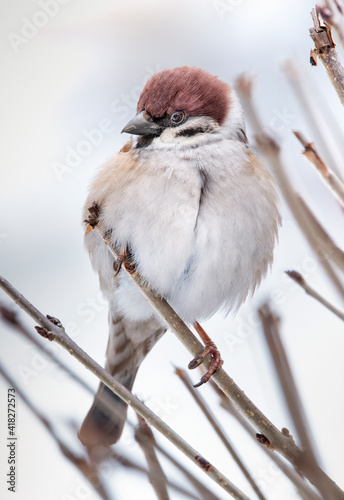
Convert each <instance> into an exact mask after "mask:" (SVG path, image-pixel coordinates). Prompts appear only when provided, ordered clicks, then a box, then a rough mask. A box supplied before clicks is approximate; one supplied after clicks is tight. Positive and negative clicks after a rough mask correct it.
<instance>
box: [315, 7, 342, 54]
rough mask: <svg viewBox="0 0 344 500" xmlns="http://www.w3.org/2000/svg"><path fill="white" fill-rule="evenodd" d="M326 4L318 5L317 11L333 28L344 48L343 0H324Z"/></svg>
mask: <svg viewBox="0 0 344 500" xmlns="http://www.w3.org/2000/svg"><path fill="white" fill-rule="evenodd" d="M323 4H324V6H321V5H317V6H316V8H317V11H318V12H319V14H321V17H322V18H323V20H324V21H325V23H326V24H328V25H329V26H331V28H333V29H334V30H335V32H336V34H337V36H338V38H339V40H340V43H341V44H342V46H343V48H344V6H343V2H342V1H341V0H323Z"/></svg>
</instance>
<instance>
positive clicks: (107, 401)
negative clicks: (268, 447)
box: [0, 303, 219, 500]
mask: <svg viewBox="0 0 344 500" xmlns="http://www.w3.org/2000/svg"><path fill="white" fill-rule="evenodd" d="M0 318H2V319H3V320H4V321H6V323H7V324H9V325H10V326H11V327H13V328H14V329H16V330H17V331H18V332H19V333H20V334H22V335H23V336H24V337H25V338H26V339H27V340H29V341H30V342H32V343H33V344H34V345H35V346H36V347H38V348H39V349H40V350H42V351H43V352H44V353H45V355H46V356H47V357H49V358H50V359H51V360H52V361H53V362H54V363H56V364H57V366H59V368H61V369H62V370H64V371H65V372H66V373H67V374H68V375H69V376H70V377H71V378H72V379H73V380H74V381H75V382H77V383H78V384H79V385H80V386H81V387H82V388H83V389H85V390H86V391H87V392H89V393H90V394H91V395H92V396H93V395H94V391H93V389H92V387H91V386H90V385H88V384H87V383H86V382H85V381H84V379H83V378H82V377H80V376H79V375H77V374H76V373H75V372H74V371H73V370H71V369H70V368H69V367H68V366H67V365H66V364H64V363H63V362H62V361H61V359H60V358H59V357H57V356H56V355H55V354H54V353H53V352H52V351H51V350H50V349H48V348H47V347H46V346H45V343H42V342H40V341H39V340H38V339H37V335H33V334H32V333H31V331H30V330H29V329H28V328H26V327H25V325H24V324H23V323H22V322H21V321H20V319H19V318H18V315H17V313H16V311H13V310H11V309H8V308H7V307H6V306H4V305H3V304H1V303H0ZM98 397H99V401H98V402H99V404H100V405H101V406H102V408H104V409H105V410H110V412H111V413H110V414H109V416H110V417H111V415H112V414H113V415H114V418H115V414H116V408H117V407H116V406H114V405H113V404H112V398H110V397H109V395H108V394H107V393H105V392H104V393H103V394H101V395H99V396H98ZM127 424H128V425H129V426H130V427H131V428H132V429H134V427H135V425H134V424H133V423H132V422H131V421H130V420H129V419H128V420H127ZM156 448H157V450H159V452H160V453H161V454H162V455H164V456H165V457H166V458H167V459H168V460H170V461H171V462H172V463H173V465H174V466H175V467H176V468H178V470H179V471H180V472H182V473H183V474H184V475H185V476H186V477H187V479H188V480H189V481H190V483H191V484H192V485H193V487H194V488H195V489H196V490H197V491H198V492H199V494H200V495H201V498H203V499H204V500H219V499H218V497H217V496H215V495H214V494H213V493H212V492H211V491H210V490H209V489H208V488H207V487H206V486H205V485H204V484H203V483H201V482H200V481H199V480H198V479H197V478H196V477H195V476H194V475H193V474H192V473H191V472H189V471H188V470H187V469H185V467H184V466H183V465H182V464H180V463H179V462H178V461H177V460H176V459H175V458H174V457H172V456H171V455H170V454H169V453H168V452H167V451H166V450H165V449H164V448H162V446H161V445H159V444H157V443H156ZM111 453H112V455H113V457H112V458H114V459H115V460H118V461H120V462H121V463H122V462H123V464H124V465H128V467H133V468H139V469H140V471H141V472H144V473H145V474H146V475H147V472H148V471H147V470H146V469H144V468H143V467H141V466H139V465H137V464H133V463H132V462H130V464H129V463H128V464H127V461H128V460H129V459H126V458H123V456H122V455H121V456H119V455H118V454H116V453H115V452H114V450H113V449H111ZM112 455H111V456H112ZM168 485H169V486H170V487H171V488H173V489H175V490H176V491H178V492H179V493H182V494H183V495H184V496H188V495H189V496H190V498H194V499H195V498H196V497H194V495H193V494H192V493H190V492H188V491H186V490H185V489H184V488H182V487H181V486H179V485H177V484H175V483H174V482H171V481H168ZM197 498H198V499H199V497H197Z"/></svg>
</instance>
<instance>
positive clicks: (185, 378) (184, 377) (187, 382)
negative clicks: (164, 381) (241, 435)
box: [176, 368, 265, 500]
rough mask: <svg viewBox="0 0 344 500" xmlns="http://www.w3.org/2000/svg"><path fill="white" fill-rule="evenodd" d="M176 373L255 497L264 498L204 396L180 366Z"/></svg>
mask: <svg viewBox="0 0 344 500" xmlns="http://www.w3.org/2000/svg"><path fill="white" fill-rule="evenodd" d="M176 374H177V375H178V377H179V378H180V380H181V381H182V382H183V384H184V385H185V387H186V388H187V390H188V391H189V393H190V394H191V396H192V397H193V398H194V400H195V401H196V403H197V404H198V406H199V407H200V409H201V410H202V411H203V413H204V415H205V416H206V418H207V419H208V421H209V422H210V424H211V426H212V427H213V429H214V431H215V432H216V434H217V435H218V436H219V438H220V439H221V441H222V442H223V444H224V445H225V447H226V448H227V450H228V451H229V453H230V454H231V455H232V457H233V460H234V461H235V462H236V464H237V465H238V467H239V469H240V470H241V472H242V473H243V474H244V476H245V477H246V479H247V481H248V482H249V484H250V485H251V486H252V489H253V490H254V491H255V493H256V495H257V497H258V498H260V499H261V500H265V496H264V495H263V493H262V492H261V491H260V489H259V488H258V485H257V483H256V482H255V480H254V479H253V477H252V475H251V474H250V472H249V471H248V469H247V467H246V465H245V464H244V462H243V461H242V460H241V458H240V456H239V455H238V453H237V451H236V450H235V448H234V446H233V445H232V443H231V442H230V441H229V439H228V437H227V436H226V434H225V432H224V431H223V429H222V427H221V425H220V423H219V422H218V420H217V419H216V417H215V416H214V414H213V412H212V411H211V410H210V408H209V406H208V405H207V403H206V402H205V400H204V398H203V397H202V396H201V394H200V391H197V390H195V388H194V387H193V385H192V382H191V380H190V378H189V376H188V375H187V373H186V372H185V371H184V370H181V369H180V368H176Z"/></svg>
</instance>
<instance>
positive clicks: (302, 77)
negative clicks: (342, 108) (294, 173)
mask: <svg viewBox="0 0 344 500" xmlns="http://www.w3.org/2000/svg"><path fill="white" fill-rule="evenodd" d="M283 70H284V73H285V75H286V77H287V79H288V81H289V83H290V84H291V87H292V89H293V90H294V92H295V95H296V98H297V99H298V101H299V104H300V106H301V107H302V110H303V112H304V115H305V117H306V119H307V121H308V126H309V127H310V128H311V130H312V133H313V135H314V138H315V142H316V143H317V144H318V146H319V149H320V151H322V152H323V154H324V157H325V160H326V162H327V163H328V165H329V166H330V168H331V169H332V170H333V171H334V172H335V173H336V174H337V175H338V177H340V178H341V179H342V178H343V175H344V169H343V161H344V155H343V150H342V148H341V147H340V145H341V144H343V142H344V136H343V134H342V132H341V130H340V127H339V125H338V123H337V121H336V117H335V116H334V115H333V114H332V113H331V110H330V108H329V107H328V106H323V105H322V103H323V102H324V101H325V98H324V95H322V94H321V90H320V89H319V88H315V82H314V79H313V80H312V81H311V82H310V81H309V78H308V74H307V73H306V71H305V68H304V67H303V66H302V65H301V64H300V63H298V61H297V60H288V61H286V62H285V63H284V65H283Z"/></svg>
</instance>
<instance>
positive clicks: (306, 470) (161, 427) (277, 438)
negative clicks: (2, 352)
mask: <svg viewBox="0 0 344 500" xmlns="http://www.w3.org/2000/svg"><path fill="white" fill-rule="evenodd" d="M107 245H108V249H109V250H110V251H111V253H112V252H113V254H114V255H117V254H116V251H115V249H114V248H112V244H111V242H109V241H107ZM123 268H124V269H125V270H126V272H128V274H129V275H130V276H131V278H132V279H133V281H134V282H135V283H136V284H137V286H139V288H140V289H141V291H142V293H143V294H144V296H145V297H146V298H147V299H148V300H149V302H150V303H151V304H152V305H153V306H154V308H155V310H156V311H157V312H158V313H159V314H160V315H161V317H162V318H164V319H165V321H166V323H167V324H168V326H169V327H170V328H171V329H172V331H174V333H175V334H176V335H177V337H178V338H179V339H180V340H181V342H183V344H184V345H185V347H186V348H187V349H188V350H189V351H190V352H191V353H192V354H193V355H194V356H196V355H197V354H199V353H200V352H201V351H202V350H203V346H202V344H201V343H200V342H199V341H198V339H197V338H196V337H195V336H194V335H193V334H192V332H191V331H190V330H189V328H188V327H187V326H186V325H185V324H184V323H183V321H182V320H181V319H180V318H179V316H178V315H177V314H176V313H175V311H174V310H173V309H172V308H171V306H170V305H169V304H168V303H167V302H166V300H164V299H162V298H160V297H158V296H157V295H156V294H155V293H154V292H153V291H152V290H150V289H149V287H148V286H147V284H146V283H145V282H144V280H143V279H142V278H141V276H140V275H139V274H138V273H137V272H136V271H135V270H132V266H129V269H130V270H129V271H128V269H127V266H126V263H124V265H123ZM0 287H1V288H2V289H3V290H4V291H5V292H6V293H7V295H9V296H10V297H11V298H12V299H13V300H14V301H15V302H16V303H17V304H18V305H19V307H21V308H22V309H24V310H25V311H26V312H27V313H28V314H29V315H30V316H31V317H32V318H34V319H35V321H37V322H38V323H39V324H40V325H41V326H42V327H43V328H45V329H47V331H48V338H49V339H50V340H54V341H55V342H57V343H58V344H60V345H61V346H62V347H63V348H64V349H66V350H68V351H69V352H70V354H71V355H73V356H74V357H76V359H78V360H79V361H80V362H81V363H82V364H83V365H84V366H85V367H86V368H88V369H89V370H90V371H91V372H92V373H94V374H95V375H96V376H97V377H98V378H99V380H101V381H102V382H103V383H104V384H105V385H106V386H107V387H109V389H111V390H112V391H113V392H114V393H115V394H117V395H118V396H119V397H120V398H121V399H123V401H125V402H126V403H127V404H128V405H129V406H131V407H132V408H133V409H134V410H135V411H136V412H137V413H139V414H140V415H141V416H142V417H143V418H144V419H145V420H147V421H148V422H149V423H150V424H151V425H152V426H153V427H155V428H156V429H157V430H158V431H159V432H161V433H163V434H164V435H165V436H166V437H167V438H168V439H169V440H170V441H171V442H172V443H173V444H175V446H177V447H178V448H179V449H181V450H182V451H183V452H184V454H185V455H186V456H187V457H188V458H189V459H190V460H191V461H192V462H194V463H196V464H197V465H198V466H199V467H200V468H201V469H202V470H203V471H204V472H205V473H206V474H207V475H208V476H209V477H211V478H212V479H213V480H214V481H215V482H216V483H217V484H219V485H220V486H221V487H222V488H223V489H225V490H226V491H227V492H228V493H230V494H231V495H232V496H233V497H234V498H247V496H246V495H244V493H242V492H241V491H240V490H238V488H237V487H236V486H235V485H233V484H232V483H231V482H230V481H229V480H228V479H227V478H225V477H224V476H223V475H222V474H221V473H220V472H219V471H218V470H217V469H216V468H215V467H214V466H213V465H211V464H210V463H209V462H207V461H206V460H205V459H204V458H203V457H202V456H200V455H199V453H198V452H197V451H196V450H194V449H193V448H192V447H191V446H189V445H188V444H187V443H186V442H185V441H184V440H183V439H182V438H180V436H178V435H177V434H176V433H175V432H173V431H172V429H171V428H170V427H169V426H167V425H166V424H165V422H163V421H162V420H161V419H160V418H159V417H157V416H156V415H155V414H154V413H153V412H152V411H151V410H149V409H148V408H147V407H146V406H145V405H144V404H143V403H142V402H141V401H139V400H138V399H137V398H135V397H134V396H133V395H132V394H131V393H130V391H128V390H127V389H126V388H125V387H124V386H122V384H120V383H119V382H118V381H117V380H116V379H114V378H113V377H111V376H110V375H109V373H108V372H107V371H106V370H104V369H103V368H102V367H101V366H100V365H98V363H96V362H95V361H94V360H93V359H92V358H91V357H90V356H88V355H87V354H86V353H85V352H84V351H83V350H82V349H81V348H80V347H79V346H78V345H77V344H76V343H75V342H73V340H72V339H70V338H69V337H68V336H67V334H66V332H65V331H64V329H63V328H60V327H57V326H56V325H54V324H53V323H51V322H50V321H49V320H48V319H47V318H46V317H45V316H44V315H43V314H42V313H40V312H39V311H38V310H37V309H36V308H35V307H34V306H33V305H32V304H31V303H30V302H29V301H28V300H27V299H26V298H25V297H24V296H23V295H22V294H20V293H19V292H18V291H17V290H16V289H15V288H14V287H13V286H12V285H11V284H10V283H9V282H8V281H7V280H5V278H3V277H0ZM209 364H210V360H206V362H205V366H206V367H208V366H209ZM213 379H214V380H215V382H216V383H217V384H218V386H219V387H220V388H221V389H222V390H223V392H224V393H225V394H226V395H227V396H228V397H231V398H232V399H233V401H235V403H236V405H237V406H238V407H239V408H240V409H241V411H243V413H244V414H245V415H247V418H249V419H250V420H251V421H252V422H253V423H254V424H255V425H256V426H257V428H258V429H262V430H263V432H262V434H263V435H264V436H266V437H267V439H268V440H269V441H270V443H271V445H272V447H273V448H274V449H276V451H279V452H280V453H281V454H282V455H283V456H284V457H285V458H287V460H289V461H290V462H291V463H292V464H293V465H295V466H296V467H298V468H299V470H300V472H302V473H303V474H304V475H305V476H306V477H307V478H308V479H309V480H310V481H311V482H312V483H313V484H314V485H315V486H316V487H318V485H321V483H322V482H323V481H326V482H327V483H328V485H329V488H331V489H332V490H333V492H334V494H335V495H336V498H338V500H339V499H341V500H344V492H342V491H341V490H340V488H339V487H338V486H337V485H336V483H334V481H332V480H331V479H330V478H329V477H328V476H327V475H326V474H325V473H324V471H322V470H321V469H320V468H313V467H308V464H307V463H305V462H304V461H303V460H302V458H303V456H304V452H302V451H301V450H300V449H299V448H298V447H297V446H296V444H295V443H294V441H293V439H291V437H290V436H285V435H283V433H281V432H280V431H279V430H278V429H277V428H276V427H275V426H274V425H273V424H272V423H271V422H270V421H269V420H268V419H267V418H266V417H265V415H264V414H263V413H262V412H261V411H260V410H258V408H257V407H256V406H255V405H254V404H253V403H252V402H251V401H250V400H249V399H248V398H247V396H246V395H245V394H244V392H243V391H242V390H241V389H240V388H239V387H238V386H237V385H236V384H235V382H234V381H233V380H232V379H231V378H230V377H229V376H228V375H227V374H226V373H225V371H224V370H223V369H221V370H219V372H217V373H215V374H214V376H213Z"/></svg>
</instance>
